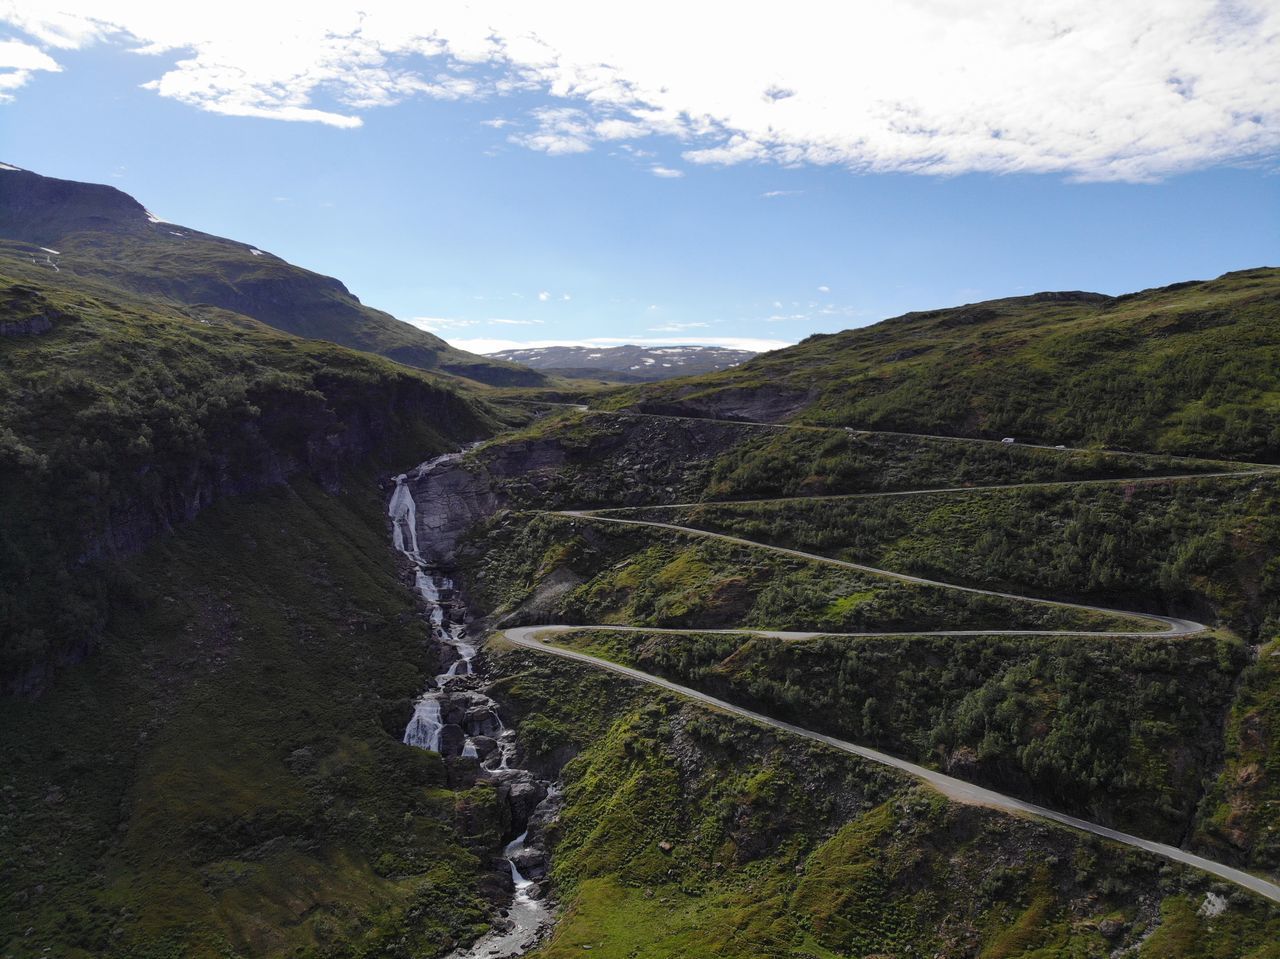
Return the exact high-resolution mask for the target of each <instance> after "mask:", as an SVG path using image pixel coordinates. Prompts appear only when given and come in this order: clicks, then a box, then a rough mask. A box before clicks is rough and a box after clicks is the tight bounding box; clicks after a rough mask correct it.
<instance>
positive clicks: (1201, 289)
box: [616, 269, 1280, 461]
mask: <svg viewBox="0 0 1280 959" xmlns="http://www.w3.org/2000/svg"><path fill="white" fill-rule="evenodd" d="M1278 304H1280V270H1276V269H1255V270H1245V271H1241V272H1238V273H1228V274H1226V275H1225V276H1222V277H1220V278H1218V279H1216V280H1211V281H1207V282H1203V283H1189V284H1178V285H1176V286H1173V287H1168V288H1165V289H1158V290H1149V291H1146V292H1143V293H1139V294H1133V295H1131V296H1126V297H1118V298H1109V297H1101V296H1097V295H1084V296H1080V295H1072V294H1042V295H1038V296H1034V297H1021V298H1016V299H1008V300H993V301H990V302H986V303H978V304H973V305H969V306H963V307H957V308H954V309H947V310H934V311H931V312H927V313H911V314H907V315H906V316H903V317H899V318H897V319H893V320H886V321H885V322H883V323H879V324H876V325H874V326H870V327H865V328H863V329H857V330H848V331H845V332H843V333H836V334H832V335H821V336H813V337H810V338H809V339H808V340H806V341H804V342H803V343H801V344H800V345H798V346H795V347H790V348H788V349H784V350H779V351H776V352H774V353H768V354H765V355H763V356H761V357H757V358H756V359H753V360H751V361H749V362H747V363H745V364H743V365H742V366H741V367H737V368H735V369H733V370H729V371H724V372H721V373H716V374H711V375H708V376H705V377H698V378H694V379H691V380H684V381H675V382H671V383H666V384H659V385H655V386H650V387H645V388H641V389H636V390H632V391H628V392H627V393H624V394H621V396H620V398H619V399H618V400H616V402H617V403H619V404H631V405H639V406H641V407H642V408H649V409H675V408H680V409H685V410H688V411H691V412H698V413H712V414H714V413H715V411H717V410H721V411H723V410H728V409H731V408H740V409H749V408H750V407H751V405H752V403H756V404H760V403H762V402H763V401H765V400H767V399H769V398H773V399H774V400H775V402H774V404H773V406H772V409H773V410H774V413H773V415H788V414H789V413H790V414H792V415H795V416H796V418H797V419H798V420H799V421H802V422H810V423H823V424H833V425H852V426H856V427H865V428H876V429H890V430H904V431H907V432H921V433H945V434H955V435H968V436H986V437H997V438H998V437H1001V436H1004V435H1013V436H1018V437H1023V438H1027V439H1034V440H1039V441H1043V442H1048V443H1051V444H1053V443H1068V444H1079V445H1095V444H1100V445H1106V446H1121V447H1128V448H1134V449H1144V450H1155V451H1165V452H1171V453H1180V454H1198V455H1209V456H1230V457H1238V458H1256V459H1261V460H1266V461H1276V459H1277V458H1278V457H1280V380H1278V379H1277V375H1278V374H1277V370H1280V337H1278V336H1277V330H1276V325H1275V317H1276V311H1277V306H1278ZM766 405H767V404H766ZM762 408H763V407H762Z"/></svg>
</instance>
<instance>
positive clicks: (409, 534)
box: [387, 453, 560, 959]
mask: <svg viewBox="0 0 1280 959" xmlns="http://www.w3.org/2000/svg"><path fill="white" fill-rule="evenodd" d="M461 456H462V453H447V454H445V455H443V456H438V457H436V458H434V459H431V460H428V461H427V462H425V463H423V464H422V465H421V466H419V467H418V468H417V469H415V470H413V471H412V472H411V473H407V474H402V475H400V476H398V477H396V480H395V490H394V491H393V493H392V495H391V500H390V502H389V504H388V508H387V509H388V515H389V517H390V519H391V526H392V543H393V545H394V547H395V549H396V550H397V551H399V552H400V553H401V554H402V555H403V556H405V557H406V559H407V560H408V561H409V562H410V563H411V564H412V572H413V577H414V587H415V589H416V590H417V591H418V594H419V595H420V596H421V597H422V600H423V603H424V604H425V605H426V611H427V620H428V628H429V631H430V633H429V641H430V643H431V645H432V647H433V650H434V651H435V652H437V653H438V655H439V656H440V666H441V667H442V668H443V671H442V672H440V673H438V674H437V675H436V676H435V678H434V680H433V682H432V684H431V686H430V687H428V688H427V689H426V690H425V691H424V692H423V694H422V696H421V697H420V698H419V699H418V701H417V702H416V703H415V705H414V710H413V716H412V718H411V719H410V720H409V723H408V725H407V726H406V727H405V730H404V742H405V743H406V744H408V745H410V746H415V747H417V748H419V749H428V750H431V751H433V752H437V753H439V754H440V756H441V758H442V759H443V760H444V761H445V764H446V767H447V769H448V775H449V782H450V785H452V786H455V787H459V788H466V787H469V786H471V785H474V784H475V783H476V782H491V783H493V784H494V787H495V790H496V800H497V802H498V803H499V806H500V808H501V809H502V810H503V811H502V814H501V818H502V821H503V822H504V823H505V824H507V827H506V833H507V836H509V837H511V838H510V839H509V841H508V842H507V843H506V844H505V845H504V847H503V849H502V852H501V856H500V858H499V859H498V861H495V863H494V866H495V868H496V869H499V870H500V871H501V872H502V873H503V874H505V875H509V877H510V886H511V888H510V893H511V900H510V903H509V905H508V906H507V907H505V908H503V909H502V910H501V911H500V915H499V920H498V921H497V922H496V923H495V925H494V929H493V931H491V932H489V933H487V934H486V935H484V936H482V937H481V938H480V939H479V940H477V941H476V942H475V943H474V944H472V946H471V947H470V948H467V949H460V950H458V951H456V952H454V953H453V954H452V955H451V957H450V959H472V957H476V959H478V957H481V956H483V957H486V959H500V957H507V956H518V955H522V954H523V953H525V952H526V951H528V950H529V949H531V948H532V947H533V946H534V945H535V944H536V943H538V942H539V941H540V940H541V939H543V938H544V937H545V935H546V934H547V932H548V931H549V930H550V927H551V909H550V907H549V905H548V903H547V900H546V890H545V888H544V886H543V885H542V884H541V883H542V881H543V880H545V878H546V874H547V865H548V850H547V847H546V827H547V825H548V824H549V823H550V822H552V821H553V820H554V819H555V817H556V815H557V813H558V811H559V805H560V794H559V792H558V790H557V788H556V784H554V783H552V782H549V781H547V780H545V779H540V778H539V777H538V776H537V775H536V774H535V773H534V772H533V771H531V770H528V769H523V768H521V767H520V766H519V765H518V764H519V746H518V744H517V741H516V733H515V730H514V729H511V728H509V727H508V726H506V725H505V724H504V723H503V721H502V717H501V715H500V713H499V709H498V704H497V703H496V702H495V701H494V700H493V699H492V698H490V697H489V696H488V695H487V693H486V691H485V677H484V673H483V661H482V660H478V659H477V656H478V652H479V651H478V648H477V647H476V645H475V644H473V643H472V642H471V640H470V637H469V635H468V625H469V622H470V619H471V615H470V612H469V610H468V608H467V603H466V598H465V597H464V595H463V594H462V591H461V590H460V589H459V588H458V587H457V585H456V584H455V582H454V580H453V578H452V577H451V575H450V569H449V567H448V565H447V563H448V560H449V557H450V553H449V550H448V549H444V550H442V549H439V548H438V547H437V548H432V547H431V546H429V545H428V544H427V543H426V542H425V541H424V540H423V539H420V537H419V532H420V531H424V532H427V531H429V530H431V529H432V528H433V527H438V526H440V525H443V523H442V521H447V519H448V517H441V516H437V515H433V512H432V509H431V508H428V509H427V510H424V511H422V512H420V511H419V509H418V503H417V501H416V500H415V498H414V490H415V488H416V489H418V490H423V489H427V488H429V487H430V485H431V482H432V478H433V477H434V476H438V475H439V473H440V472H443V471H444V470H447V469H448V464H451V463H453V462H455V461H456V460H458V459H459V458H460V457H461ZM430 502H431V503H432V504H433V505H434V504H436V503H438V502H439V500H437V499H435V498H431V500H430ZM446 503H447V500H446ZM445 508H446V509H447V505H446V506H445ZM428 535H429V533H428Z"/></svg>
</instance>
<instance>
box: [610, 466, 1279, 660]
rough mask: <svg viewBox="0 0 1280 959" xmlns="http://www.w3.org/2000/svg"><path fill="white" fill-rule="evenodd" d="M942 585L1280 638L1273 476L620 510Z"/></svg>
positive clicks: (1276, 508)
mask: <svg viewBox="0 0 1280 959" xmlns="http://www.w3.org/2000/svg"><path fill="white" fill-rule="evenodd" d="M615 515H619V516H623V517H625V516H636V517H638V518H650V519H654V520H658V521H660V522H671V523H678V524H680V525H687V526H693V527H696V528H698V529H707V530H713V531H718V532H725V533H729V534H732V535H735V536H741V537H744V538H747V539H751V540H757V541H760V542H766V543H773V544H776V545H779V546H788V547H793V548H797V549H802V550H805V551H808V552H814V553H819V554H821V555H824V556H832V557H836V558H839V559H846V560H851V561H854V562H862V563H868V564H871V565H874V566H880V567H883V568H886V569H893V570H899V571H902V572H908V573H915V574H917V575H921V576H929V577H936V578H939V579H942V580H945V581H947V582H955V583H963V584H968V585H980V586H986V587H991V588H997V589H1006V590H1013V591H1022V592H1025V593H1028V594H1030V595H1038V596H1050V597H1053V596H1057V597H1072V598H1081V599H1085V600H1088V601H1092V602H1096V603H1102V604H1104V605H1105V604H1106V603H1108V602H1110V603H1114V604H1116V605H1119V606H1121V607H1122V608H1123V607H1126V606H1127V607H1128V608H1148V609H1156V610H1161V609H1164V610H1169V609H1177V610H1183V611H1189V612H1190V613H1191V614H1192V615H1197V616H1204V617H1205V618H1206V619H1211V618H1215V617H1216V618H1217V619H1218V620H1219V621H1222V622H1224V623H1226V624H1227V625H1229V626H1230V627H1232V628H1233V629H1235V630H1237V631H1238V632H1240V633H1241V634H1243V635H1246V636H1251V637H1256V636H1263V637H1269V636H1271V635H1273V634H1274V633H1275V632H1276V631H1277V630H1280V607H1278V606H1277V599H1278V598H1280V579H1278V577H1280V561H1277V559H1276V557H1277V555H1278V554H1280V520H1278V519H1277V516H1278V515H1280V478H1277V477H1272V476H1263V477H1248V478H1242V479H1205V480H1197V481H1179V482H1170V483H1161V482H1144V483H1140V484H1132V485H1127V484H1115V485H1108V486H1068V487H1057V488H1039V489H1037V488H1031V489H1015V490H994V491H989V492H975V493H965V494H947V493H938V494H927V495H920V496H910V497H874V498H869V499H846V500H811V501H804V500H799V501H792V502H786V503H781V502H780V503H752V504H739V505H715V504H706V505H701V506H697V507H692V508H689V509H660V510H643V509H642V510H636V511H634V512H624V513H619V514H615Z"/></svg>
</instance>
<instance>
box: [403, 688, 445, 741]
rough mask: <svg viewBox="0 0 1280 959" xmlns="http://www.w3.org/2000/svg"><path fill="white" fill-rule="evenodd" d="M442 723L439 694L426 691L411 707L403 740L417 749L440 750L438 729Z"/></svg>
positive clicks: (439, 729) (441, 726)
mask: <svg viewBox="0 0 1280 959" xmlns="http://www.w3.org/2000/svg"><path fill="white" fill-rule="evenodd" d="M442 729H444V723H443V722H441V721H440V696H439V694H438V693H433V692H428V693H426V694H425V695H424V696H423V697H422V698H421V699H419V700H418V703H417V705H416V706H414V709H413V718H412V719H410V720H409V725H408V726H406V727H405V729H404V742H406V743H408V744H409V745H410V746H417V747H418V748H419V749H430V750H432V751H433V752H439V751H440V731H441V730H442Z"/></svg>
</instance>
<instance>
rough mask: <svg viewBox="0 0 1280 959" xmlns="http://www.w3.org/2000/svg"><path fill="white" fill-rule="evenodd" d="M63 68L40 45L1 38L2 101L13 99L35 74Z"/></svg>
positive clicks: (0, 77) (0, 84) (0, 95)
mask: <svg viewBox="0 0 1280 959" xmlns="http://www.w3.org/2000/svg"><path fill="white" fill-rule="evenodd" d="M61 69H62V67H60V66H59V65H58V61H57V60H55V59H53V57H51V56H49V54H47V53H45V52H44V51H43V50H41V49H40V48H39V47H36V46H32V45H31V44H29V43H23V42H22V41H21V40H0V103H7V102H8V101H10V100H12V99H13V96H14V93H15V92H16V91H17V90H19V89H20V88H22V87H24V86H26V85H27V83H28V82H29V81H30V80H31V77H32V76H33V75H34V74H36V73H39V72H41V71H44V72H46V73H57V72H58V71H60V70H61Z"/></svg>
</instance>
